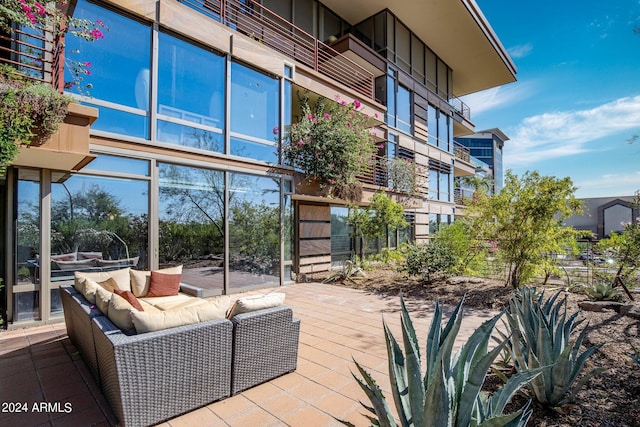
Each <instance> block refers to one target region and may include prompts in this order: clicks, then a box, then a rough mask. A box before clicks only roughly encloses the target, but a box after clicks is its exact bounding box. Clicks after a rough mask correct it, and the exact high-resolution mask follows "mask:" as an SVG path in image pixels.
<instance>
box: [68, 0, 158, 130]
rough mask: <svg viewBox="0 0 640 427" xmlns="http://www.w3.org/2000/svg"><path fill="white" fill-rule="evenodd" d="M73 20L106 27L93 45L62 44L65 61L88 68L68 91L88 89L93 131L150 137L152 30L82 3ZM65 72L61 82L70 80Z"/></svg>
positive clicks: (71, 41)
mask: <svg viewBox="0 0 640 427" xmlns="http://www.w3.org/2000/svg"><path fill="white" fill-rule="evenodd" d="M73 16H74V17H77V18H81V19H88V20H91V21H94V22H95V21H96V20H102V21H104V23H105V25H106V26H107V27H108V28H109V31H108V32H105V37H104V39H100V40H98V41H96V42H94V43H91V42H88V41H86V40H84V39H83V38H82V37H67V39H66V46H65V49H66V52H67V56H72V58H73V59H74V60H78V61H81V62H88V63H90V64H91V66H90V67H87V70H88V71H89V72H90V73H91V74H89V75H83V76H82V78H83V80H82V81H81V85H80V86H81V87H79V88H73V89H69V90H70V91H71V92H77V91H78V90H80V92H82V93H84V92H86V90H85V89H88V90H89V92H90V95H91V97H92V98H94V99H95V102H94V101H93V100H89V101H87V102H86V103H88V104H93V105H94V106H97V107H98V108H99V109H100V120H97V121H96V122H95V123H94V124H93V125H91V128H92V129H97V130H103V131H108V132H114V133H119V134H125V135H130V136H136V137H141V138H149V131H148V129H149V113H148V110H149V69H150V64H151V28H150V27H149V26H148V25H144V24H142V23H140V22H138V21H135V20H133V19H129V18H126V17H124V16H122V15H119V14H117V13H115V12H112V11H110V10H108V9H104V8H101V7H99V6H98V5H96V4H94V3H89V2H88V1H86V0H79V1H78V3H77V5H76V8H75V11H74V15H73ZM66 73H67V74H66V75H65V80H66V81H72V80H73V77H72V76H71V75H70V74H69V70H68V69H67V70H66ZM89 86H90V88H89ZM103 101H106V102H103Z"/></svg>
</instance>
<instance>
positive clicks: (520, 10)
mask: <svg viewBox="0 0 640 427" xmlns="http://www.w3.org/2000/svg"><path fill="white" fill-rule="evenodd" d="M476 2H477V4H478V5H479V6H480V9H481V10H482V12H483V13H484V15H485V17H486V18H487V20H488V21H489V23H490V24H491V26H492V27H493V29H494V31H495V33H496V34H497V35H498V38H499V39H500V40H501V41H502V44H503V45H504V47H505V48H506V49H507V51H508V52H509V54H510V56H511V58H512V59H513V61H514V62H515V64H516V67H517V69H518V73H517V75H516V78H517V80H518V81H517V82H515V83H509V84H507V85H504V86H500V87H497V88H493V89H488V90H486V91H483V92H478V93H475V94H471V95H468V96H466V97H463V98H462V100H463V101H464V102H466V103H467V104H468V105H469V106H470V108H471V121H472V122H473V123H474V124H475V126H476V130H478V131H479V130H484V129H491V128H499V129H501V130H502V131H503V132H504V133H505V134H506V135H507V136H508V137H509V138H510V140H509V141H507V142H506V143H505V148H504V157H503V161H504V168H505V170H506V169H511V170H512V171H513V172H514V173H516V174H517V175H519V176H520V175H522V174H523V173H525V172H526V171H534V170H537V171H538V172H540V173H541V174H542V175H551V176H557V177H559V178H564V177H566V176H569V177H570V178H571V179H572V181H573V183H574V185H575V186H576V187H577V191H576V196H578V197H581V198H586V197H613V196H629V195H633V194H634V192H635V191H636V190H640V139H638V141H637V142H635V143H634V144H629V143H628V141H629V140H630V139H631V138H632V137H633V136H634V135H636V134H640V34H635V33H634V28H636V27H638V28H640V1H639V0H612V1H594V0H583V1H557V0H554V1H550V0H540V1H535V2H530V1H526V2H525V1H513V0H476Z"/></svg>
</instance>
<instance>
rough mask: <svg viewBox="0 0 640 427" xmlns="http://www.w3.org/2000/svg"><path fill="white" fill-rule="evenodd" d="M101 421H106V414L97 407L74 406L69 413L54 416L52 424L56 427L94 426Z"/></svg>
mask: <svg viewBox="0 0 640 427" xmlns="http://www.w3.org/2000/svg"><path fill="white" fill-rule="evenodd" d="M101 422H105V418H104V415H103V414H102V412H101V411H100V410H99V409H98V408H95V407H89V408H84V409H76V408H74V409H73V410H72V411H71V413H69V414H65V415H63V416H60V417H53V416H52V420H51V424H52V425H53V426H54V427H67V426H68V427H76V426H93V425H94V424H98V423H101Z"/></svg>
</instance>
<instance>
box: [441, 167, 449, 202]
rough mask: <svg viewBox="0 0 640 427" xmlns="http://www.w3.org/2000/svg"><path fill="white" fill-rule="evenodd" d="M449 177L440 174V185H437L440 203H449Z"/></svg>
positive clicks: (445, 174)
mask: <svg viewBox="0 0 640 427" xmlns="http://www.w3.org/2000/svg"><path fill="white" fill-rule="evenodd" d="M450 177H451V175H450V174H448V173H443V172H440V183H439V185H438V200H440V201H442V202H450V201H451V200H450V192H449V179H450Z"/></svg>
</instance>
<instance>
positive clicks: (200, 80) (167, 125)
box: [158, 33, 225, 152]
mask: <svg viewBox="0 0 640 427" xmlns="http://www.w3.org/2000/svg"><path fill="white" fill-rule="evenodd" d="M159 45H160V49H159V61H158V64H159V66H158V67H159V69H158V119H159V120H158V140H160V141H163V142H168V143H172V144H178V145H184V146H188V147H193V148H200V149H205V150H210V151H216V152H223V151H224V144H223V143H222V141H223V139H222V138H221V137H220V136H219V135H218V134H219V133H222V129H223V128H224V86H225V85H224V82H225V59H224V57H222V56H220V55H218V54H216V53H213V52H211V51H209V50H206V49H203V48H200V47H197V46H195V45H193V44H191V43H187V42H185V41H183V40H180V39H177V38H175V37H172V36H170V35H168V34H165V33H160V38H159ZM185 122H191V123H194V125H192V126H190V125H188V124H187V123H185Z"/></svg>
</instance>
